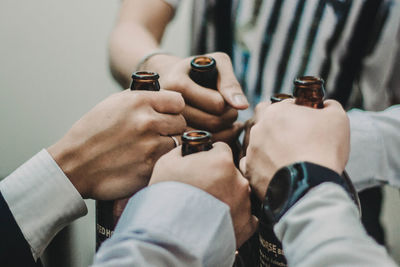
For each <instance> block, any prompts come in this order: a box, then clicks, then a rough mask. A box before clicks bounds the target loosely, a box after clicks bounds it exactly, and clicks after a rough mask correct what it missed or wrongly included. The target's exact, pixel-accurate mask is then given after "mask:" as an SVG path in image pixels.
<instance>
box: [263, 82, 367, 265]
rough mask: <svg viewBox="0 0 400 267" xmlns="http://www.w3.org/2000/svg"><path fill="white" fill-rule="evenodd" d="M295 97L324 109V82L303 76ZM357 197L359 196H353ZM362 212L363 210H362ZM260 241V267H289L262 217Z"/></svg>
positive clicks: (277, 99) (297, 101) (275, 98)
mask: <svg viewBox="0 0 400 267" xmlns="http://www.w3.org/2000/svg"><path fill="white" fill-rule="evenodd" d="M293 96H294V98H295V104H297V105H302V106H307V107H310V108H317V109H320V108H323V107H324V96H325V88H324V80H323V79H321V78H319V77H314V76H303V77H299V78H297V79H295V80H294V89H293ZM287 98H293V97H292V96H290V95H286V94H277V95H274V96H273V97H271V101H272V102H273V103H276V102H280V101H282V100H284V99H287ZM342 177H343V179H344V180H345V181H346V182H347V184H348V185H349V188H350V189H351V190H352V191H353V192H355V188H354V186H353V184H352V182H351V181H350V178H349V177H348V175H347V173H346V171H344V172H343V175H342ZM353 195H357V194H353ZM353 201H354V202H355V203H356V205H357V206H358V207H359V210H360V204H359V200H358V199H353ZM360 211H361V210H360ZM259 222H260V228H259V240H260V266H262V267H266V266H268V267H282V266H287V263H286V258H285V255H284V252H283V250H282V243H281V242H280V241H279V240H278V239H277V237H276V236H275V233H274V231H273V228H272V225H271V224H269V222H268V221H267V220H266V219H265V218H263V216H262V214H261V217H260V220H259Z"/></svg>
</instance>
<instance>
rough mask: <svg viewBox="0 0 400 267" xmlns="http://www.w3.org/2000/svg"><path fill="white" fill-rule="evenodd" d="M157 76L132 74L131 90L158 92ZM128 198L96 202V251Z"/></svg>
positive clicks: (110, 232)
mask: <svg viewBox="0 0 400 267" xmlns="http://www.w3.org/2000/svg"><path fill="white" fill-rule="evenodd" d="M158 78H159V75H158V74H157V73H155V72H147V71H138V72H134V73H133V74H132V83H131V86H130V89H131V90H144V91H159V90H160V84H159V82H158ZM128 200H129V198H125V199H119V200H115V201H114V200H97V201H96V251H97V250H98V248H99V247H100V245H101V243H103V241H105V240H106V239H107V238H109V237H111V235H112V234H113V231H114V228H115V226H116V224H117V222H118V220H119V217H120V216H121V214H122V211H123V210H124V208H125V206H126V204H127V203H128Z"/></svg>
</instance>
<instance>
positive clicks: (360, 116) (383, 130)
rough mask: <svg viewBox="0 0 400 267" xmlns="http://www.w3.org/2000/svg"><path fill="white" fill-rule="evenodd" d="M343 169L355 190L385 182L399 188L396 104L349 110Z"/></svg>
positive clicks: (399, 125) (399, 124)
mask: <svg viewBox="0 0 400 267" xmlns="http://www.w3.org/2000/svg"><path fill="white" fill-rule="evenodd" d="M348 115H349V118H350V126H351V151H350V158H349V162H348V164H347V167H346V169H347V171H348V173H349V175H350V177H351V179H352V181H353V183H354V185H355V186H356V188H357V189H358V190H362V189H365V188H368V187H371V186H376V185H380V184H382V183H388V184H390V185H391V186H395V187H400V150H399V147H400V138H399V132H400V105H396V106H392V107H390V108H388V109H387V110H385V111H382V112H369V111H361V110H357V109H354V110H351V111H350V112H348Z"/></svg>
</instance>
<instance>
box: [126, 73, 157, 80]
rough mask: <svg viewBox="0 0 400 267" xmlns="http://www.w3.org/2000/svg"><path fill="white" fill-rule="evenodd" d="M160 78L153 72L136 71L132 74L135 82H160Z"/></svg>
mask: <svg viewBox="0 0 400 267" xmlns="http://www.w3.org/2000/svg"><path fill="white" fill-rule="evenodd" d="M158 78H160V76H159V75H158V73H157V72H152V71H135V72H134V73H132V79H135V80H158Z"/></svg>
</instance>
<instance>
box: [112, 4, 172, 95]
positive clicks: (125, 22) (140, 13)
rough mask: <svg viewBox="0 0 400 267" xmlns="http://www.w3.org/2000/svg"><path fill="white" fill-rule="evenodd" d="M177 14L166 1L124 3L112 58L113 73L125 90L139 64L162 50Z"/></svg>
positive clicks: (116, 31) (114, 38)
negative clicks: (156, 51) (165, 36)
mask: <svg viewBox="0 0 400 267" xmlns="http://www.w3.org/2000/svg"><path fill="white" fill-rule="evenodd" d="M173 14H174V10H173V8H172V6H170V5H169V4H167V3H166V2H165V1H163V0H146V1H141V0H124V1H122V4H121V8H120V13H119V17H118V20H117V23H116V26H115V27H114V30H113V31H112V33H111V37H110V45H109V54H110V67H111V72H112V74H113V76H114V78H115V79H116V80H117V81H118V82H119V83H120V84H121V86H122V87H123V88H128V86H129V84H130V81H131V74H132V72H133V71H134V70H135V69H136V66H137V64H138V63H139V61H140V60H141V59H142V58H143V57H144V56H145V55H147V54H149V53H151V52H153V51H155V50H157V49H159V45H160V41H161V39H162V36H163V33H164V30H165V27H166V26H167V24H168V22H169V21H170V20H171V18H172V17H173Z"/></svg>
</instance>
